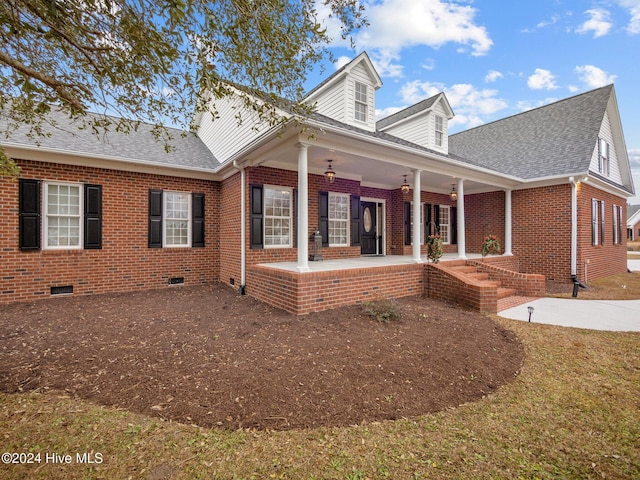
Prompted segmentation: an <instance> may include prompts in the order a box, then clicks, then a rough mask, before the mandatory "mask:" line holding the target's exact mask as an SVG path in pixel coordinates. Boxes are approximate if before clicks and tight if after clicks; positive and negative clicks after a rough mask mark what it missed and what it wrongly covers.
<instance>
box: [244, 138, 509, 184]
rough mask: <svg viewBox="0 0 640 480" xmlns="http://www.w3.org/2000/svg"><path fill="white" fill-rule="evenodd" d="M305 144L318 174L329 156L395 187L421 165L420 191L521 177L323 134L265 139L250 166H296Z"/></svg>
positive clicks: (356, 175)
mask: <svg viewBox="0 0 640 480" xmlns="http://www.w3.org/2000/svg"><path fill="white" fill-rule="evenodd" d="M300 142H303V143H306V144H308V145H309V149H308V154H307V155H308V165H309V173H313V174H319V175H322V174H323V173H324V172H325V170H326V169H327V166H328V163H327V160H328V159H332V160H333V162H332V163H333V169H334V170H335V172H336V176H337V177H338V178H346V179H351V180H357V181H360V182H361V183H362V184H363V185H366V186H371V187H378V188H383V189H387V190H394V189H397V188H399V187H400V185H402V182H403V180H404V175H406V176H407V181H408V182H409V184H412V183H413V169H416V168H417V169H420V170H421V171H422V174H421V186H422V190H423V191H430V192H436V193H449V192H450V191H451V188H452V186H453V185H454V184H455V183H456V180H457V179H458V178H463V179H464V180H465V182H464V191H465V194H472V193H484V192H490V191H496V190H501V189H505V188H516V187H517V186H518V185H520V184H521V182H520V181H518V180H516V179H513V178H509V177H504V176H501V175H498V174H495V173H493V172H488V171H482V170H478V169H474V168H472V167H470V166H469V165H466V164H464V163H462V162H459V161H455V160H452V159H449V158H446V157H444V156H441V157H439V156H436V155H433V156H429V154H428V153H426V152H421V151H417V150H415V149H410V148H407V147H402V146H394V145H383V144H378V145H376V144H374V143H372V142H371V141H366V140H364V141H363V140H360V139H353V138H348V137H346V136H344V135H336V134H332V133H326V132H324V133H322V134H321V135H319V136H318V137H313V138H311V139H310V138H309V137H308V136H304V135H302V136H300V135H297V134H295V135H284V136H281V137H280V138H279V141H278V142H269V144H265V145H262V146H261V147H259V148H257V149H256V150H254V152H252V154H251V159H250V160H249V161H248V162H247V163H248V164H250V165H265V166H270V167H274V168H283V169H287V170H294V171H295V170H297V166H298V144H299V143H300Z"/></svg>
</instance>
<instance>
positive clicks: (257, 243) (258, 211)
mask: <svg viewBox="0 0 640 480" xmlns="http://www.w3.org/2000/svg"><path fill="white" fill-rule="evenodd" d="M249 191H250V199H249V203H250V204H251V207H250V224H249V248H264V242H263V229H264V228H263V225H264V216H263V207H262V206H263V199H262V185H255V184H251V185H249ZM243 241H244V240H243Z"/></svg>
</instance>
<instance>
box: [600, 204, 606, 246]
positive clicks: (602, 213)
mask: <svg viewBox="0 0 640 480" xmlns="http://www.w3.org/2000/svg"><path fill="white" fill-rule="evenodd" d="M604 210H605V208H604V200H602V201H601V202H600V245H604Z"/></svg>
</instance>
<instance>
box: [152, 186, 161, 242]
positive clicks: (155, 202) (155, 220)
mask: <svg viewBox="0 0 640 480" xmlns="http://www.w3.org/2000/svg"><path fill="white" fill-rule="evenodd" d="M149 248H162V190H149Z"/></svg>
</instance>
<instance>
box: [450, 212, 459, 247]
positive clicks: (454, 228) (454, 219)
mask: <svg viewBox="0 0 640 480" xmlns="http://www.w3.org/2000/svg"><path fill="white" fill-rule="evenodd" d="M451 243H452V244H453V245H457V243H458V207H451Z"/></svg>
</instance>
